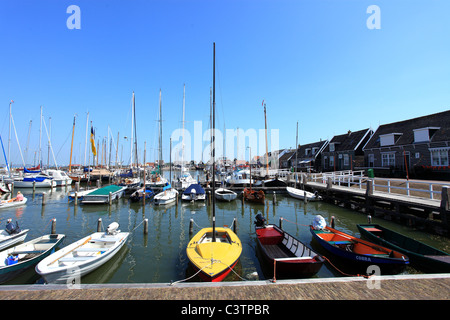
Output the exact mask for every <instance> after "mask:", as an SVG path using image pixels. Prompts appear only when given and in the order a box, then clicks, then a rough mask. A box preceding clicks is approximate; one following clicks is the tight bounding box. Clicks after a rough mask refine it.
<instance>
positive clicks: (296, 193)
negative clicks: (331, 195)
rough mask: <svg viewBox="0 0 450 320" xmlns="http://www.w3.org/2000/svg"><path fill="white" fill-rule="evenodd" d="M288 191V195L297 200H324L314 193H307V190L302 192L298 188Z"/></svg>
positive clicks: (288, 189)
mask: <svg viewBox="0 0 450 320" xmlns="http://www.w3.org/2000/svg"><path fill="white" fill-rule="evenodd" d="M286 191H287V192H288V194H289V195H290V196H291V197H293V198H296V199H300V200H305V197H306V200H307V201H318V200H322V197H321V196H320V195H319V194H318V193H317V191H316V192H314V193H312V192H309V191H305V190H300V189H296V188H291V187H286Z"/></svg>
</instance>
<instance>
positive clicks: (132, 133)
mask: <svg viewBox="0 0 450 320" xmlns="http://www.w3.org/2000/svg"><path fill="white" fill-rule="evenodd" d="M133 106H134V91H133V99H132V104H131V139H130V153H131V154H130V157H131V159H130V168H132V167H133V140H134V137H133V135H134V130H133V127H134V112H133Z"/></svg>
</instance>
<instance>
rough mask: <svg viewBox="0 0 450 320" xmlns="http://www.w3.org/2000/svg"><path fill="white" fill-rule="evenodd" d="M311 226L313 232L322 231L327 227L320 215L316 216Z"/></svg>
mask: <svg viewBox="0 0 450 320" xmlns="http://www.w3.org/2000/svg"><path fill="white" fill-rule="evenodd" d="M312 226H313V228H314V230H323V229H325V227H326V226H327V223H326V222H325V219H324V217H322V216H321V215H316V216H315V217H314V219H313V221H312Z"/></svg>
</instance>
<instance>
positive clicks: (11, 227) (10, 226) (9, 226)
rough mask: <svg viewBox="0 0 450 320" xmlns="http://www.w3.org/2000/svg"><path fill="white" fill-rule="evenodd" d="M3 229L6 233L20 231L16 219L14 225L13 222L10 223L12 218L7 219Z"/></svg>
mask: <svg viewBox="0 0 450 320" xmlns="http://www.w3.org/2000/svg"><path fill="white" fill-rule="evenodd" d="M5 230H6V232H8V234H16V233H19V232H20V227H19V223H18V222H17V221H16V225H14V223H12V220H11V219H8V221H7V223H6V228H5Z"/></svg>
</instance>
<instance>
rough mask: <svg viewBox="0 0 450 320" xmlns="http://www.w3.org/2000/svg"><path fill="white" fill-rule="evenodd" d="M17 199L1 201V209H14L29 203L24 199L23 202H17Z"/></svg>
mask: <svg viewBox="0 0 450 320" xmlns="http://www.w3.org/2000/svg"><path fill="white" fill-rule="evenodd" d="M15 199H16V198H13V199H9V200H1V201H0V209H5V208H12V207H18V206H22V205H24V204H26V203H27V200H28V199H27V198H25V197H23V199H22V200H15Z"/></svg>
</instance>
